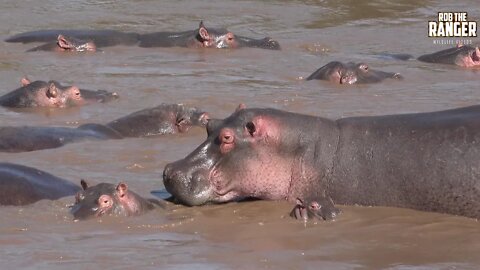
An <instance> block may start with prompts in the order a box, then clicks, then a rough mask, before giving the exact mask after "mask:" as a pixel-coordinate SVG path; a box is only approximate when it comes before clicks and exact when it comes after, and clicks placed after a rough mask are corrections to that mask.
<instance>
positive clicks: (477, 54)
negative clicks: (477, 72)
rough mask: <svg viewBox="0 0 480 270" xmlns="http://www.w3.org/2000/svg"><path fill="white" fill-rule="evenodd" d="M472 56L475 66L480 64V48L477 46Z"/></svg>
mask: <svg viewBox="0 0 480 270" xmlns="http://www.w3.org/2000/svg"><path fill="white" fill-rule="evenodd" d="M470 58H471V60H472V62H473V64H474V65H475V66H478V65H480V50H479V49H478V47H475V50H474V51H473V52H472V53H471V55H470Z"/></svg>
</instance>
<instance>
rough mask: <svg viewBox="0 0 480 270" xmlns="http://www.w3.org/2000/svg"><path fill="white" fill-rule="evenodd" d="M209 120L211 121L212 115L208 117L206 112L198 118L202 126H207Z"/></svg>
mask: <svg viewBox="0 0 480 270" xmlns="http://www.w3.org/2000/svg"><path fill="white" fill-rule="evenodd" d="M208 120H210V115H208V113H206V112H204V113H202V114H201V115H200V117H199V118H198V122H199V123H200V124H202V126H206V125H207V123H208Z"/></svg>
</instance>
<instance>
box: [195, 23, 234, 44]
mask: <svg viewBox="0 0 480 270" xmlns="http://www.w3.org/2000/svg"><path fill="white" fill-rule="evenodd" d="M197 31H198V33H197V36H196V40H197V42H199V43H200V45H201V46H202V47H205V48H217V49H233V48H237V47H238V46H239V44H238V41H237V39H236V37H235V35H234V34H233V33H232V32H229V31H228V30H226V29H214V28H209V29H208V30H207V28H206V27H205V26H204V25H203V21H202V22H200V25H199V27H198V30H197Z"/></svg>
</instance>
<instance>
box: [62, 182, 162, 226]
mask: <svg viewBox="0 0 480 270" xmlns="http://www.w3.org/2000/svg"><path fill="white" fill-rule="evenodd" d="M80 184H81V186H82V188H83V190H82V191H79V192H78V193H77V194H76V196H75V204H74V205H73V206H72V209H71V213H72V215H73V217H74V218H75V219H76V220H85V219H90V218H95V217H100V216H105V215H110V216H123V217H127V216H137V215H141V214H144V213H145V212H147V211H149V210H152V209H154V208H156V207H162V208H164V203H163V202H160V201H158V200H155V199H145V198H143V197H141V196H140V195H138V194H137V193H135V192H133V191H130V190H128V187H127V184H125V183H119V184H118V185H114V184H109V183H100V184H97V185H95V186H91V187H89V186H88V184H87V182H85V180H81V181H80Z"/></svg>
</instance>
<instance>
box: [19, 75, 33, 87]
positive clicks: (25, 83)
mask: <svg viewBox="0 0 480 270" xmlns="http://www.w3.org/2000/svg"><path fill="white" fill-rule="evenodd" d="M20 83H21V84H22V86H27V85H29V84H30V83H31V82H30V80H29V79H28V78H27V77H23V78H22V79H21V80H20Z"/></svg>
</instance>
